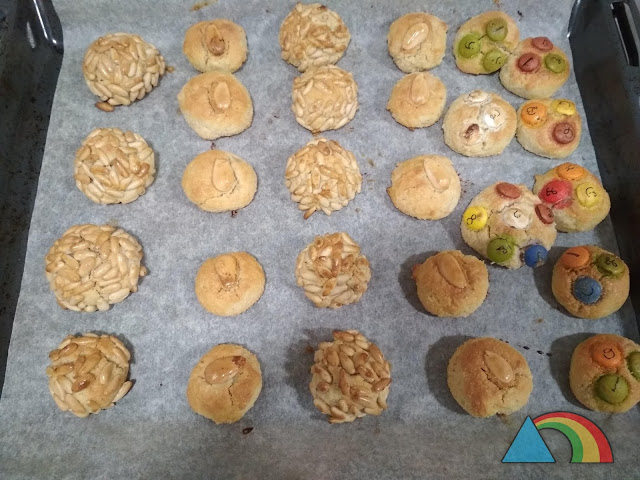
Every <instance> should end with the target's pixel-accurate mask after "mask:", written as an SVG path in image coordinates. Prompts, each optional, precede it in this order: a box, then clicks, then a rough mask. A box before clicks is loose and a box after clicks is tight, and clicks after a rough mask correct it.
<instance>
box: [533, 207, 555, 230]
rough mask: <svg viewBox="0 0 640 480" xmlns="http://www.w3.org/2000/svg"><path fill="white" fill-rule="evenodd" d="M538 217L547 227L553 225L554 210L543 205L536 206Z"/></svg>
mask: <svg viewBox="0 0 640 480" xmlns="http://www.w3.org/2000/svg"><path fill="white" fill-rule="evenodd" d="M536 215H538V218H539V219H540V221H541V222H542V223H545V224H547V225H549V224H550V223H553V210H551V209H550V208H549V207H547V206H546V205H544V204H542V203H539V204H538V205H536Z"/></svg>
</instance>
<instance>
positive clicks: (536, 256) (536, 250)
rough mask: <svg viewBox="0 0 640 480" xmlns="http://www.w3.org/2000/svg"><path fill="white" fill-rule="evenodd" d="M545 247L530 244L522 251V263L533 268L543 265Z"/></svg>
mask: <svg viewBox="0 0 640 480" xmlns="http://www.w3.org/2000/svg"><path fill="white" fill-rule="evenodd" d="M548 253H549V252H547V249H546V248H544V247H543V246H542V245H531V246H530V247H529V248H527V249H526V250H525V251H524V263H525V265H526V266H527V267H531V268H535V267H539V266H540V265H544V262H546V261H547V256H548Z"/></svg>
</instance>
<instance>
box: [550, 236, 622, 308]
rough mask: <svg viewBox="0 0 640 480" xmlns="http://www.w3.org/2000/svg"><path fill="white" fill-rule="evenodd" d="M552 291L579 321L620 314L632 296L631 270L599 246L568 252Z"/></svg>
mask: <svg viewBox="0 0 640 480" xmlns="http://www.w3.org/2000/svg"><path fill="white" fill-rule="evenodd" d="M551 290H552V292H553V296H554V297H556V300H557V301H558V303H560V305H562V306H563V307H564V308H566V309H567V310H568V311H569V313H571V314H572V315H574V316H576V317H579V318H602V317H606V316H608V315H611V314H612V313H614V312H616V311H618V309H620V307H622V305H623V304H624V302H625V301H626V300H627V297H628V296H629V267H627V264H626V263H624V262H623V261H622V259H620V258H619V257H617V256H616V255H614V254H613V253H611V252H608V251H606V250H604V249H602V248H600V247H596V246H595V245H583V246H579V247H572V248H569V249H567V250H566V251H565V252H564V253H563V254H562V256H561V257H560V258H559V259H558V261H557V262H556V264H555V266H554V267H553V275H552V277H551Z"/></svg>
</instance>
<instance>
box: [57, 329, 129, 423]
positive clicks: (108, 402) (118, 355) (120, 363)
mask: <svg viewBox="0 0 640 480" xmlns="http://www.w3.org/2000/svg"><path fill="white" fill-rule="evenodd" d="M49 359H50V360H51V365H49V366H48V367H47V370H46V373H47V377H49V392H50V393H51V396H52V397H53V399H54V400H55V402H56V405H58V408H60V410H62V411H63V412H66V411H67V410H69V411H71V413H73V414H74V415H75V416H76V417H86V416H88V415H89V414H91V413H99V412H100V410H106V409H108V408H111V407H113V406H114V404H115V402H117V401H119V400H120V399H121V398H122V397H124V396H125V395H126V394H127V392H128V391H129V390H130V389H131V385H132V383H131V381H129V380H127V376H128V375H129V360H130V359H131V354H130V353H129V350H127V347H125V346H124V344H123V343H122V342H121V341H120V340H118V339H117V338H116V337H114V336H111V335H100V336H98V335H96V334H95V333H85V334H84V335H79V336H73V335H69V336H67V337H66V338H65V339H64V340H63V341H62V343H61V344H60V345H58V348H56V349H55V350H53V351H51V352H50V353H49Z"/></svg>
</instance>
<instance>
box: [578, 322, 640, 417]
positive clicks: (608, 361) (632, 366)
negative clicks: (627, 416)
mask: <svg viewBox="0 0 640 480" xmlns="http://www.w3.org/2000/svg"><path fill="white" fill-rule="evenodd" d="M569 384H570V385H571V391H572V392H573V394H574V395H575V396H576V398H577V399H578V401H579V402H580V403H582V404H583V405H584V406H585V407H587V408H590V409H591V410H597V411H599V412H609V413H623V412H626V411H627V410H629V409H631V408H633V407H634V406H635V405H637V404H638V402H640V345H638V344H637V343H636V342H634V341H632V340H629V339H628V338H624V337H621V336H620V335H614V334H599V335H594V336H592V337H590V338H588V339H586V340H585V341H584V342H582V343H580V344H579V345H578V346H577V347H576V349H575V350H574V351H573V356H572V357H571V368H570V369H569Z"/></svg>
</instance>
